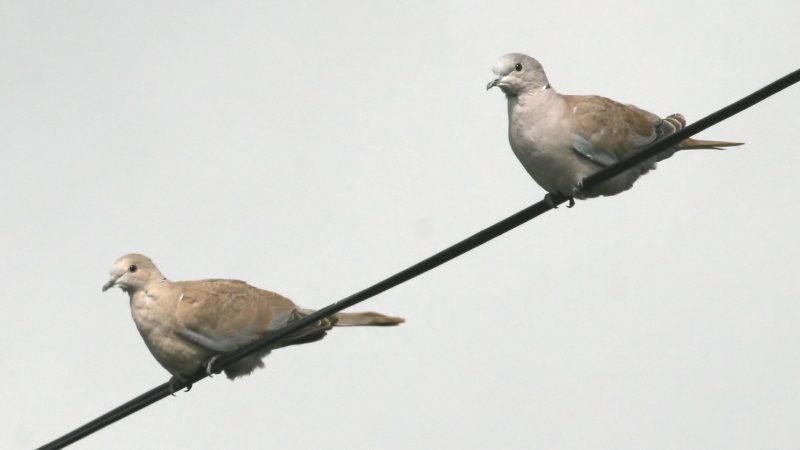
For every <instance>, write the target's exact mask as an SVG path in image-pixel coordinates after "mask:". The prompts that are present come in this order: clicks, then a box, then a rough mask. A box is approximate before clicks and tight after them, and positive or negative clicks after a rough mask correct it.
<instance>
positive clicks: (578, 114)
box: [486, 53, 742, 205]
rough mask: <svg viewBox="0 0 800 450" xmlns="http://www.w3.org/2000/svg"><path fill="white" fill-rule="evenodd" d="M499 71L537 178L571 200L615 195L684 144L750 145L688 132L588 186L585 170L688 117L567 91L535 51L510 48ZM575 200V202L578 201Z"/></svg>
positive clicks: (520, 150) (514, 130) (512, 130)
mask: <svg viewBox="0 0 800 450" xmlns="http://www.w3.org/2000/svg"><path fill="white" fill-rule="evenodd" d="M492 72H494V74H495V75H496V78H495V79H494V80H492V81H491V82H490V83H489V84H488V85H487V86H486V89H490V88H492V87H494V86H497V87H499V88H500V89H501V90H502V91H503V92H504V93H505V94H506V98H507V100H508V140H509V142H510V143H511V148H512V149H513V150H514V154H515V155H516V156H517V158H518V159H519V161H520V162H521V163H522V165H523V166H524V167H525V170H527V171H528V173H529V174H530V176H531V177H533V179H534V180H535V181H536V183H538V184H539V186H541V187H542V188H544V190H546V191H547V192H548V196H546V199H547V200H548V202H549V203H551V204H552V200H551V199H550V196H549V194H555V193H560V194H562V195H564V196H566V197H569V198H570V200H571V199H572V198H573V197H574V198H579V199H585V198H589V197H597V196H600V195H615V194H618V193H620V192H622V191H625V190H628V189H630V188H631V186H633V183H634V182H635V181H636V180H637V179H638V178H639V177H640V176H642V175H644V174H645V173H647V172H648V171H650V170H652V169H655V167H656V162H657V161H660V160H662V159H666V158H669V157H670V156H672V155H673V154H674V153H675V152H676V151H678V150H688V149H716V150H721V148H720V147H730V146H735V145H742V144H741V143H738V142H721V141H701V140H697V139H686V140H684V141H683V142H681V143H680V144H679V145H678V146H675V147H673V148H671V149H669V150H667V151H665V152H663V153H660V154H659V155H658V156H656V157H655V158H651V159H650V160H648V161H646V162H644V163H642V164H640V165H639V166H636V167H634V168H633V169H630V170H628V171H626V172H624V173H622V174H621V175H618V176H616V177H614V178H612V179H611V180H609V181H607V182H605V183H603V184H601V185H599V186H597V187H595V188H594V189H592V190H590V191H588V192H587V191H584V190H583V189H582V187H581V185H580V182H581V180H583V179H584V178H585V177H587V176H589V175H591V174H593V173H594V172H597V171H599V170H601V169H602V168H604V167H607V166H609V165H611V164H613V163H615V162H617V161H618V160H620V159H622V158H623V157H625V156H626V155H628V154H630V153H632V152H635V151H637V150H639V149H641V148H642V147H645V146H646V145H648V144H650V143H652V142H653V141H655V140H656V139H658V138H660V137H661V136H666V135H669V134H672V133H674V132H675V131H677V130H680V129H681V128H683V127H684V126H685V125H686V121H685V120H684V118H683V116H681V115H680V114H673V115H671V116H669V117H667V118H665V119H661V118H659V117H658V116H656V115H655V114H653V113H650V112H647V111H645V110H643V109H640V108H637V107H636V106H633V105H623V104H622V103H617V102H615V101H614V100H610V99H607V98H604V97H598V96H594V95H585V96H584V95H561V94H559V93H558V92H556V90H555V89H553V87H552V86H551V85H550V82H549V81H548V80H547V75H545V73H544V70H543V69H542V66H541V64H539V62H538V61H536V60H535V59H533V58H531V57H530V56H527V55H523V54H521V53H509V54H507V55H505V56H503V57H501V58H500V59H499V60H498V61H497V63H495V65H494V67H493V68H492ZM570 204H571V205H572V204H574V201H572V200H571V201H570Z"/></svg>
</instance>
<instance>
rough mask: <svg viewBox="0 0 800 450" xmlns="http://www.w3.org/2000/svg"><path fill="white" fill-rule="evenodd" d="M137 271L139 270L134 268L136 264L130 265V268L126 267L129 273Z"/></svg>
mask: <svg viewBox="0 0 800 450" xmlns="http://www.w3.org/2000/svg"><path fill="white" fill-rule="evenodd" d="M137 270H139V268H138V267H136V264H131V266H130V267H128V271H129V272H130V273H133V272H136V271H137Z"/></svg>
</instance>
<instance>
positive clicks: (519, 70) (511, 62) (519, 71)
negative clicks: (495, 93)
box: [486, 53, 550, 97]
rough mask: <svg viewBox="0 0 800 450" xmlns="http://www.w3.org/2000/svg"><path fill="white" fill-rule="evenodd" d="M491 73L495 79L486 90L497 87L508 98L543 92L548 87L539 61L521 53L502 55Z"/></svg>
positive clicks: (548, 84)
mask: <svg viewBox="0 0 800 450" xmlns="http://www.w3.org/2000/svg"><path fill="white" fill-rule="evenodd" d="M492 72H494V74H495V75H497V78H495V79H494V80H492V81H490V82H489V84H487V85H486V89H487V90H489V89H491V88H493V87H495V86H497V87H499V88H500V90H502V91H503V92H504V93H505V94H506V96H508V97H514V96H518V95H521V94H526V93H529V92H536V91H543V90H545V89H547V88H548V87H550V83H548V82H547V75H545V73H544V69H542V65H541V64H539V61H537V60H535V59H533V58H531V57H530V56H528V55H523V54H522V53H509V54H507V55H504V56H503V57H501V58H500V59H498V60H497V62H496V63H494V67H492Z"/></svg>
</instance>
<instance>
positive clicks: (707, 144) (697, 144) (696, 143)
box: [680, 138, 744, 150]
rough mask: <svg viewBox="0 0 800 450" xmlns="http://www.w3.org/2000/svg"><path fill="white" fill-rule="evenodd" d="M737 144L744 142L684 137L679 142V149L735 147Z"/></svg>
mask: <svg viewBox="0 0 800 450" xmlns="http://www.w3.org/2000/svg"><path fill="white" fill-rule="evenodd" d="M737 145H744V142H726V141H704V140H701V139H692V138H689V139H686V140H685V141H683V142H681V144H680V149H681V150H725V149H724V148H721V147H736V146H737Z"/></svg>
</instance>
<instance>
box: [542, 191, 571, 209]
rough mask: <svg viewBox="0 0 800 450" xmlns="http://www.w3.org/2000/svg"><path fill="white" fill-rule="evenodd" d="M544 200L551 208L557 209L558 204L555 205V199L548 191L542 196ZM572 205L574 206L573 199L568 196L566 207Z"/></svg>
mask: <svg viewBox="0 0 800 450" xmlns="http://www.w3.org/2000/svg"><path fill="white" fill-rule="evenodd" d="M544 202H545V203H547V204H548V205H549V206H550V207H551V208H553V209H558V205H556V202H555V200H553V194H551V193H549V192H548V193H547V194H546V195H545V196H544ZM573 206H575V199H574V198H572V197H569V204H568V205H567V208H572V207H573Z"/></svg>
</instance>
